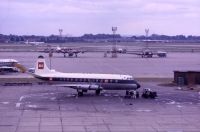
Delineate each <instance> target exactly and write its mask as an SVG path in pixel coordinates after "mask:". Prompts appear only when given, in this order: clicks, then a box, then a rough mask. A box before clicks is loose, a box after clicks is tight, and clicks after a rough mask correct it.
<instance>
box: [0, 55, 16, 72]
mask: <svg viewBox="0 0 200 132" xmlns="http://www.w3.org/2000/svg"><path fill="white" fill-rule="evenodd" d="M17 64H18V61H17V60H15V59H0V73H1V74H3V73H8V72H19V70H18V68H17V67H16V65H17Z"/></svg>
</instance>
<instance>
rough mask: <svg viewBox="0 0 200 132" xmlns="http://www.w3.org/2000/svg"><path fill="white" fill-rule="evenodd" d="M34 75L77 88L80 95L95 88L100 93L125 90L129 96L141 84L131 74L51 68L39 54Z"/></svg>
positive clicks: (60, 84)
mask: <svg viewBox="0 0 200 132" xmlns="http://www.w3.org/2000/svg"><path fill="white" fill-rule="evenodd" d="M34 76H35V77H36V78H38V79H41V80H44V81H48V82H51V84H56V85H57V86H63V87H69V88H73V89H76V90H77V92H78V95H79V96H82V95H83V93H84V92H87V91H88V90H95V91H96V95H99V94H100V92H101V90H125V91H126V95H127V96H133V95H134V93H137V94H139V93H138V92H136V90H137V89H138V88H140V84H139V83H138V82H136V81H135V80H134V79H133V77H132V76H130V75H120V74H93V73H92V74H88V73H62V72H57V71H55V70H50V69H49V68H48V67H47V65H46V63H45V59H44V57H43V56H39V57H38V60H37V62H36V66H35V72H34Z"/></svg>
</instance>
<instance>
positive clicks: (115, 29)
mask: <svg viewBox="0 0 200 132" xmlns="http://www.w3.org/2000/svg"><path fill="white" fill-rule="evenodd" d="M116 31H117V27H112V32H113V47H112V58H117V47H116V40H115V33H116Z"/></svg>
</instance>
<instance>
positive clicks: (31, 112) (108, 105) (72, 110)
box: [0, 52, 200, 132]
mask: <svg viewBox="0 0 200 132" xmlns="http://www.w3.org/2000/svg"><path fill="white" fill-rule="evenodd" d="M41 54H42V55H44V56H45V58H47V64H48V66H50V59H49V58H48V54H45V53H41ZM37 56H38V53H32V52H31V53H29V52H26V53H25V52H24V53H23V52H19V53H6V52H1V53H0V58H14V59H17V60H18V61H19V62H20V63H21V64H23V65H25V66H26V67H29V68H31V67H34V62H35V60H36V59H37ZM199 56H200V55H199V54H198V53H184V54H183V53H182V54H181V53H169V54H168V56H167V58H148V59H147V58H140V57H137V56H131V55H119V56H118V58H110V57H108V58H103V54H101V53H85V54H80V56H79V57H78V58H63V55H62V54H54V56H53V58H52V60H51V68H52V69H56V70H58V71H61V72H87V73H92V72H96V73H117V74H130V75H133V76H134V78H135V79H136V80H138V81H139V83H140V84H141V86H142V87H141V89H140V90H139V92H140V93H142V89H143V88H151V89H152V90H155V91H157V93H158V97H157V98H156V99H144V98H141V97H140V98H139V99H127V98H124V95H125V91H103V92H102V93H101V95H100V96H96V95H95V94H94V91H90V92H88V93H86V94H84V96H83V97H77V93H76V90H73V89H70V88H64V87H55V86H50V85H40V84H38V83H34V84H30V85H29V83H27V84H25V85H13V86H9V85H7V86H5V85H1V86H0V131H2V132H200V126H199V124H200V112H199V111H200V93H199V89H196V90H185V89H183V88H180V87H178V86H174V85H169V84H171V82H172V81H173V71H174V70H199V65H200V63H199V62H198V61H197V60H198V58H199ZM17 78H19V79H20V78H21V80H22V81H23V80H24V79H26V80H29V81H30V80H31V79H33V78H32V76H31V75H27V74H11V75H0V79H1V81H2V80H3V79H4V81H5V82H7V83H11V82H12V81H14V80H15V79H17ZM140 79H141V80H140ZM16 81H17V80H16ZM30 82H32V81H30Z"/></svg>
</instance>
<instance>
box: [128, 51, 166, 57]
mask: <svg viewBox="0 0 200 132" xmlns="http://www.w3.org/2000/svg"><path fill="white" fill-rule="evenodd" d="M127 54H134V55H138V56H141V57H142V58H152V57H153V56H157V57H167V52H165V51H157V52H153V51H152V50H150V49H145V50H142V51H141V52H127Z"/></svg>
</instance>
